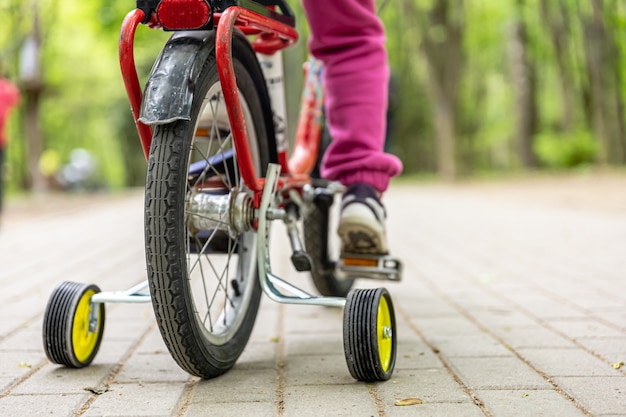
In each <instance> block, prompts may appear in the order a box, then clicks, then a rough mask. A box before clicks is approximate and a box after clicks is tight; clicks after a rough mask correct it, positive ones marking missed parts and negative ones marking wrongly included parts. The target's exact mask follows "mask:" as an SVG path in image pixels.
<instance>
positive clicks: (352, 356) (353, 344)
mask: <svg viewBox="0 0 626 417" xmlns="http://www.w3.org/2000/svg"><path fill="white" fill-rule="evenodd" d="M396 336H397V335H396V318H395V314H394V311H393V303H392V302H391V296H390V295H389V292H388V291H387V290H386V289H385V288H375V289H354V290H352V291H350V292H349V293H348V297H347V298H346V306H345V309H344V313H343V348H344V352H345V354H346V362H347V364H348V369H349V370H350V374H351V375H352V377H353V378H355V379H358V380H359V381H364V382H375V381H386V380H388V379H389V378H390V377H391V374H392V373H393V368H394V366H395V364H396Z"/></svg>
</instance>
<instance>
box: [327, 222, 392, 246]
mask: <svg viewBox="0 0 626 417" xmlns="http://www.w3.org/2000/svg"><path fill="white" fill-rule="evenodd" d="M337 233H338V234H339V238H340V239H341V243H342V248H341V252H342V253H355V254H367V255H386V254H387V253H388V252H389V251H388V249H387V242H386V239H385V235H384V231H383V229H382V228H380V227H379V228H376V227H373V226H372V224H371V222H367V223H366V222H363V221H359V219H352V218H343V219H341V223H340V224H339V227H338V228H337Z"/></svg>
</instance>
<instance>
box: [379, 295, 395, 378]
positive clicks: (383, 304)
mask: <svg viewBox="0 0 626 417" xmlns="http://www.w3.org/2000/svg"><path fill="white" fill-rule="evenodd" d="M377 321H378V324H377V331H376V334H377V336H378V356H379V358H380V363H381V366H382V368H383V371H385V372H387V371H389V367H390V366H391V359H392V356H393V337H394V334H393V323H392V319H391V312H390V310H389V304H388V303H387V297H385V296H384V295H383V296H382V297H380V302H379V304H378V317H377Z"/></svg>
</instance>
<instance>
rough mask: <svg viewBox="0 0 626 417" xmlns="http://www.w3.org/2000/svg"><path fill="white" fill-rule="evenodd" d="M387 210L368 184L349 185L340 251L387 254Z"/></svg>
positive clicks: (342, 219)
mask: <svg viewBox="0 0 626 417" xmlns="http://www.w3.org/2000/svg"><path fill="white" fill-rule="evenodd" d="M385 219H386V212H385V207H384V206H383V204H382V203H381V202H380V199H379V198H378V196H377V195H376V190H374V188H372V187H371V186H370V185H368V184H363V183H357V184H352V185H350V186H349V187H348V188H347V189H346V191H345V192H344V194H343V199H342V202H341V216H340V219H339V227H338V229H337V233H338V234H339V238H340V239H341V246H342V247H341V252H342V253H354V254H363V255H386V254H387V253H388V252H389V251H388V249H387V236H386V232H385Z"/></svg>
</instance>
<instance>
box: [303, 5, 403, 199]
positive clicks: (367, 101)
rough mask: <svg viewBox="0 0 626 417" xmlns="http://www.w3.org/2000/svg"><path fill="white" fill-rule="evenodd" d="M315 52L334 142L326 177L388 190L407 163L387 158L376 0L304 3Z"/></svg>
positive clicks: (385, 75)
mask: <svg viewBox="0 0 626 417" xmlns="http://www.w3.org/2000/svg"><path fill="white" fill-rule="evenodd" d="M303 4H304V8H305V11H306V13H307V16H308V20H309V25H310V27H311V39H310V49H311V53H312V54H313V55H314V56H315V57H316V58H318V59H320V60H321V61H322V62H323V63H324V66H325V88H326V110H327V116H328V118H329V129H330V134H331V137H332V138H333V142H332V143H331V145H330V147H329V148H328V150H327V152H326V155H325V157H324V161H323V166H322V176H323V177H324V178H327V179H331V180H339V181H341V182H342V183H343V184H345V185H350V184H354V183H357V182H363V183H366V184H369V185H371V186H373V187H374V188H375V189H376V190H378V191H379V192H382V191H385V190H386V189H387V187H388V185H389V180H390V178H391V177H393V176H396V175H398V174H399V173H400V172H401V170H402V164H401V162H400V160H399V159H398V158H396V157H395V156H393V155H389V154H385V153H384V152H383V149H384V141H385V128H386V109H387V90H388V82H389V67H388V64H387V53H386V50H385V35H384V29H383V26H382V23H381V22H380V20H379V18H378V17H377V16H376V13H375V2H374V0H303Z"/></svg>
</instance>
